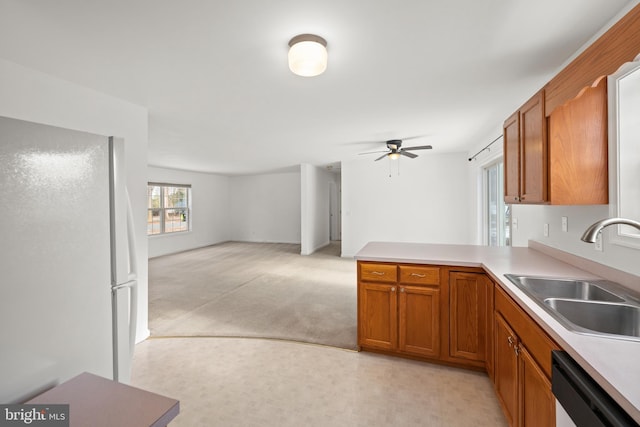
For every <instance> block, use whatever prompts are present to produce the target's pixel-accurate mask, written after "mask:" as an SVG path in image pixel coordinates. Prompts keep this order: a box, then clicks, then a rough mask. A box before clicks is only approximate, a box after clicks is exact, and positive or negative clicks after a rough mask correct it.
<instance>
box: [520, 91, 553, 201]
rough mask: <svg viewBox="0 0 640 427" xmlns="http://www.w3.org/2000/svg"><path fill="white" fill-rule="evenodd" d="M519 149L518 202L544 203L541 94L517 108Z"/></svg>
mask: <svg viewBox="0 0 640 427" xmlns="http://www.w3.org/2000/svg"><path fill="white" fill-rule="evenodd" d="M520 150H521V154H520V201H521V202H522V203H541V202H546V201H547V200H548V199H547V176H548V171H547V169H548V166H547V163H548V161H547V119H546V117H545V114H544V92H543V91H540V92H538V93H537V94H536V95H535V96H534V97H533V98H531V99H530V100H529V101H527V103H526V104H524V105H523V106H522V108H520Z"/></svg>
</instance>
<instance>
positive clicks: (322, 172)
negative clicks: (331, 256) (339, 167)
mask: <svg viewBox="0 0 640 427" xmlns="http://www.w3.org/2000/svg"><path fill="white" fill-rule="evenodd" d="M300 175H301V233H302V234H301V249H300V253H301V254H302V255H311V254H312V253H313V252H315V251H316V250H317V249H320V248H321V247H323V246H326V245H328V244H329V242H330V232H331V230H330V216H329V214H330V202H329V195H330V193H329V192H330V184H331V182H335V180H336V178H337V175H336V174H335V173H331V172H329V171H327V170H326V169H324V168H320V167H317V166H313V165H309V164H302V165H300Z"/></svg>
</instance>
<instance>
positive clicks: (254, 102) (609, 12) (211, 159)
mask: <svg viewBox="0 0 640 427" xmlns="http://www.w3.org/2000/svg"><path fill="white" fill-rule="evenodd" d="M637 2H638V1H637V0H536V1H530V0H483V1H478V0H458V1H453V0H440V1H434V0H396V1H388V0H322V1H318V0H315V1H307V0H271V1H265V0H235V1H232V0H227V1H221V0H217V1H215V0H208V1H207V0H183V1H175V0H173V1H170V0H108V1H105V0H56V1H51V0H0V58H4V59H6V60H9V61H12V62H16V63H19V64H22V65H25V66H28V67H31V68H34V69H37V70H40V71H43V72H46V73H49V74H52V75H55V76H58V77H62V78H64V79H66V80H69V81H72V82H75V83H78V84H81V85H84V86H88V87H91V88H94V89H96V90H98V91H101V92H104V93H107V94H110V95H113V96H116V97H119V98H122V99H126V100H129V101H131V102H133V103H136V104H140V105H143V106H145V107H147V108H148V109H149V164H151V165H156V166H163V167H170V168H177V169H186V170H196V171H206V172H217V173H224V174H242V173H257V172H265V171H272V170H278V169H283V168H288V167H291V166H295V165H298V164H300V163H311V164H315V165H325V164H329V163H333V162H336V161H341V160H346V159H351V158H355V157H357V153H359V152H362V151H368V150H371V149H377V148H383V147H384V144H383V143H382V142H379V143H366V142H367V141H369V142H371V141H384V140H386V139H391V138H402V137H407V136H416V135H425V136H424V138H418V139H414V140H412V141H411V145H423V144H431V145H433V146H434V150H433V152H455V151H468V150H470V149H472V147H477V145H478V144H482V143H483V142H485V141H486V142H487V143H488V142H490V140H491V139H493V137H495V136H498V134H499V129H500V126H501V124H502V121H503V119H504V118H506V117H507V116H508V115H509V114H510V113H511V112H512V111H514V110H515V109H517V108H518V107H519V106H520V104H521V103H523V102H524V101H525V100H526V99H527V98H528V97H529V96H530V95H532V94H533V93H534V92H535V91H536V90H537V89H539V88H540V87H541V86H542V85H543V84H544V83H546V81H548V80H549V79H550V78H551V77H552V76H553V75H554V74H555V73H556V72H557V71H558V70H559V67H560V66H561V65H562V64H563V63H564V62H565V61H566V60H567V59H568V58H569V57H570V56H571V55H572V54H573V53H574V52H575V51H576V50H578V49H579V48H580V47H581V46H582V45H583V44H584V43H585V42H586V41H587V40H589V39H590V38H591V37H592V36H593V35H594V34H595V33H596V32H597V31H598V30H599V29H601V28H602V27H603V26H604V25H605V24H606V23H607V22H608V21H609V20H610V19H611V18H613V17H614V16H615V15H616V14H617V13H618V12H619V11H620V10H622V9H624V8H626V7H628V6H629V5H630V4H636V3H637ZM300 33H315V34H318V35H320V36H322V37H324V38H325V39H326V40H327V42H328V50H329V66H328V70H327V72H326V73H325V74H323V75H321V76H319V77H315V78H304V77H298V76H295V75H293V74H292V73H291V72H290V71H289V70H288V67H287V48H288V46H287V43H288V41H289V39H291V37H293V36H295V35H297V34H300ZM494 134H495V135H494ZM420 154H421V155H429V152H420ZM374 158H375V157H374V156H372V158H371V160H372V161H373V159H374Z"/></svg>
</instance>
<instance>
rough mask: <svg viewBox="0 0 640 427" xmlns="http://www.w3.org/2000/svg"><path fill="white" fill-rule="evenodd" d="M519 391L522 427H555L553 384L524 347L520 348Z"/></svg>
mask: <svg viewBox="0 0 640 427" xmlns="http://www.w3.org/2000/svg"><path fill="white" fill-rule="evenodd" d="M518 357H519V359H520V363H519V365H518V378H519V380H520V385H519V389H518V395H519V399H518V400H519V408H520V417H519V418H520V423H519V425H521V426H527V427H534V426H555V424H556V407H555V401H556V399H555V396H554V395H553V392H552V391H551V382H550V381H549V379H548V378H547V377H546V375H545V374H544V372H542V369H540V366H539V365H538V364H537V363H536V361H535V360H533V357H532V356H531V355H530V354H529V352H528V351H527V348H526V347H524V346H521V347H520V354H519V356H518Z"/></svg>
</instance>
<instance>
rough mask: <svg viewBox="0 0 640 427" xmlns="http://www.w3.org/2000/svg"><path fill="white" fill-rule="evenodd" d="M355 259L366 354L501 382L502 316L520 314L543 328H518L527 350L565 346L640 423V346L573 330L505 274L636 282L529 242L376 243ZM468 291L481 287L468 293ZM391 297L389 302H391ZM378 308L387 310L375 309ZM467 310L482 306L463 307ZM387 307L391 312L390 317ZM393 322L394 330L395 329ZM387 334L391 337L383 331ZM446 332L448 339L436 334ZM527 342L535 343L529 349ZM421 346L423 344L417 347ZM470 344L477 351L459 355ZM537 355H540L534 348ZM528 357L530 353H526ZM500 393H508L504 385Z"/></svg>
mask: <svg viewBox="0 0 640 427" xmlns="http://www.w3.org/2000/svg"><path fill="white" fill-rule="evenodd" d="M355 258H356V260H357V261H358V345H359V347H360V348H361V349H363V350H368V351H380V352H383V353H387V354H397V355H400V356H404V357H411V358H417V359H421V360H434V361H437V362H439V363H447V364H452V365H458V366H466V367H470V368H475V369H485V370H487V372H488V373H489V376H490V378H491V379H492V380H493V381H494V384H496V380H498V381H499V375H500V373H499V372H498V371H499V367H497V363H498V362H499V360H498V359H499V354H500V353H499V352H500V347H499V346H498V345H496V344H495V342H494V341H495V337H497V336H498V335H497V334H498V333H499V331H500V321H499V320H497V319H502V317H503V315H504V317H507V314H508V313H516V312H518V311H519V312H520V313H526V315H522V314H520V316H521V317H523V319H524V321H528V322H530V323H531V324H532V325H533V326H534V328H539V329H540V332H539V333H537V332H535V331H534V332H532V333H530V331H532V330H533V329H532V327H531V326H529V325H525V326H522V327H521V329H520V331H522V332H520V331H518V330H516V333H518V334H520V335H522V336H520V337H519V338H522V339H523V341H524V344H525V346H524V347H525V349H526V347H530V348H532V349H536V348H543V349H544V351H547V352H549V351H550V350H551V349H554V348H560V349H562V350H564V351H566V352H567V353H569V354H570V355H571V357H572V358H573V359H575V360H576V361H577V362H578V363H579V364H580V366H581V367H582V368H583V369H584V370H585V371H586V372H588V373H589V374H590V375H591V376H592V378H593V379H594V380H595V381H596V382H597V383H598V384H599V385H600V386H601V387H602V388H603V389H604V390H605V391H606V392H607V393H609V394H610V395H611V397H612V398H613V399H614V400H615V401H616V402H617V403H618V404H619V405H620V406H621V407H622V408H623V409H624V410H625V411H626V412H627V413H628V414H629V415H630V416H631V417H632V418H633V419H634V420H636V422H640V387H639V386H638V384H640V365H639V364H638V357H637V356H638V355H639V354H640V342H639V341H631V340H624V339H612V338H607V337H598V336H590V335H584V334H578V333H574V332H571V331H569V330H567V329H566V328H565V327H564V326H563V325H562V324H560V323H559V322H558V321H557V320H556V319H555V318H554V317H553V316H551V315H550V314H549V313H547V312H546V311H545V310H543V309H542V308H541V307H540V306H538V305H537V304H536V303H535V302H534V301H533V300H532V299H531V298H530V297H529V296H527V294H525V293H524V292H523V291H522V290H520V289H519V288H518V287H517V286H516V285H514V284H513V283H511V282H510V281H509V280H508V279H507V278H506V277H505V276H504V275H505V274H509V273H511V274H518V275H531V276H545V277H557V278H582V279H602V278H605V279H609V280H615V281H618V282H619V283H621V284H622V285H625V281H626V280H629V281H630V280H635V281H636V283H637V280H638V278H637V277H635V276H631V275H627V274H626V273H623V272H620V271H617V270H612V269H610V268H609V267H606V266H602V265H601V264H596V263H594V262H591V261H587V260H584V259H582V258H578V257H575V256H573V255H571V254H566V253H564V252H560V251H558V250H557V249H553V248H549V247H547V246H545V245H542V244H540V243H537V242H530V246H529V247H528V248H509V247H486V246H473V245H441V244H420V243H387V242H370V243H368V244H367V245H365V246H364V247H363V248H362V249H361V250H360V251H359V252H358V253H357V254H356V255H355ZM576 265H579V266H580V268H579V267H577V266H576ZM378 267H381V268H378ZM590 271H592V272H597V274H594V273H591V272H590ZM609 273H611V274H609ZM621 279H622V280H621ZM458 283H460V284H462V286H460V289H461V291H463V292H465V294H456V291H455V290H453V289H454V288H456V287H457V284H458ZM626 283H629V282H628V281H627V282H626ZM474 286H475V288H474ZM470 289H477V291H471V292H469V290H470ZM385 295H388V296H389V298H388V300H385ZM379 303H381V304H382V306H379V305H376V304H379ZM385 304H386V305H385ZM420 304H426V306H427V307H432V308H433V310H434V311H435V313H432V312H430V314H428V315H424V314H423V313H422V314H421V313H419V312H420V309H419V308H420V307H424V305H423V306H421V305H420ZM464 304H467V305H477V307H467V308H465V307H464ZM456 306H457V307H458V309H456V308H455V307H456ZM380 307H383V310H381V311H382V317H383V319H378V318H376V319H373V318H372V316H374V314H373V311H376V310H378V309H379V308H380ZM385 307H388V308H389V310H388V312H385V310H386V309H384V308H385ZM368 309H369V313H367V310H368ZM403 310H404V312H403ZM456 310H457V311H456ZM461 311H462V312H461ZM447 312H448V313H447ZM378 313H380V310H378ZM470 318H473V319H475V323H474V321H470V320H469V319H470ZM525 318H526V319H525ZM494 319H496V320H495V321H494ZM457 321H465V322H467V324H468V325H472V326H471V327H470V329H474V328H475V330H476V331H477V336H476V337H471V338H469V337H468V336H466V335H464V334H463V335H462V336H457V335H459V334H458V332H459V330H460V329H459V328H458V326H457V325H456V322H457ZM387 322H390V324H391V325H392V326H390V327H388V325H387ZM410 322H422V324H426V325H428V326H427V329H430V331H428V332H427V333H424V331H418V332H415V331H409V332H407V330H408V329H407V325H409V324H410ZM425 322H426V323H425ZM515 322H517V324H516V327H514V329H517V325H518V324H520V323H519V322H520V320H516V321H515ZM435 325H438V326H435ZM385 328H386V329H385ZM403 329H404V330H403ZM462 330H463V331H465V330H464V328H463V329H462ZM468 330H469V328H468V329H467V330H466V331H467V332H468ZM371 331H373V334H374V335H375V334H377V333H378V332H379V331H382V332H383V333H382V335H380V336H379V337H376V336H373V337H371V336H369V332H371ZM385 331H390V332H389V334H388V335H385V333H384V332H385ZM443 331H444V332H443ZM438 333H440V334H442V335H447V336H446V337H441V336H438V337H435V335H436V334H438ZM529 335H530V336H531V338H528V337H529ZM380 337H382V338H380ZM387 338H389V339H388V341H387ZM526 339H530V340H531V341H530V342H532V344H531V345H530V346H529V345H527V341H526ZM412 341H413V342H412ZM414 342H415V343H419V344H420V345H419V346H418V345H412V344H414ZM443 343H444V345H443ZM469 343H471V344H469ZM447 344H448V345H447ZM509 344H511V340H509ZM466 347H471V348H473V349H475V351H472V352H466V353H465V352H464V351H462V352H459V354H457V352H458V350H460V349H462V350H464V349H465V348H466ZM514 347H516V346H515V345H514ZM494 353H495V354H494ZM531 353H532V354H533V355H534V357H533V359H535V356H536V355H535V352H534V351H531ZM517 354H518V350H517V349H516V355H517ZM521 355H524V356H523V357H529V356H528V355H529V353H528V352H527V351H524V352H521ZM545 357H546V356H545ZM547 363H550V361H546V360H540V359H538V364H539V365H541V366H540V367H537V368H536V369H538V370H539V371H541V375H540V377H541V381H543V382H544V381H546V380H545V376H546V377H550V374H549V373H548V372H547V367H546V366H545V365H546V364H547ZM534 366H537V365H535V364H534ZM545 374H546V375H545ZM544 388H545V387H542V388H541V389H544ZM547 388H548V387H547ZM496 391H497V392H498V396H499V397H500V391H499V387H498V386H497V385H496ZM501 403H502V405H503V410H505V414H506V415H507V418H509V414H508V413H507V412H508V410H506V409H505V406H508V402H507V403H505V402H503V401H501ZM523 411H524V410H523ZM510 421H511V420H510Z"/></svg>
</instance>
